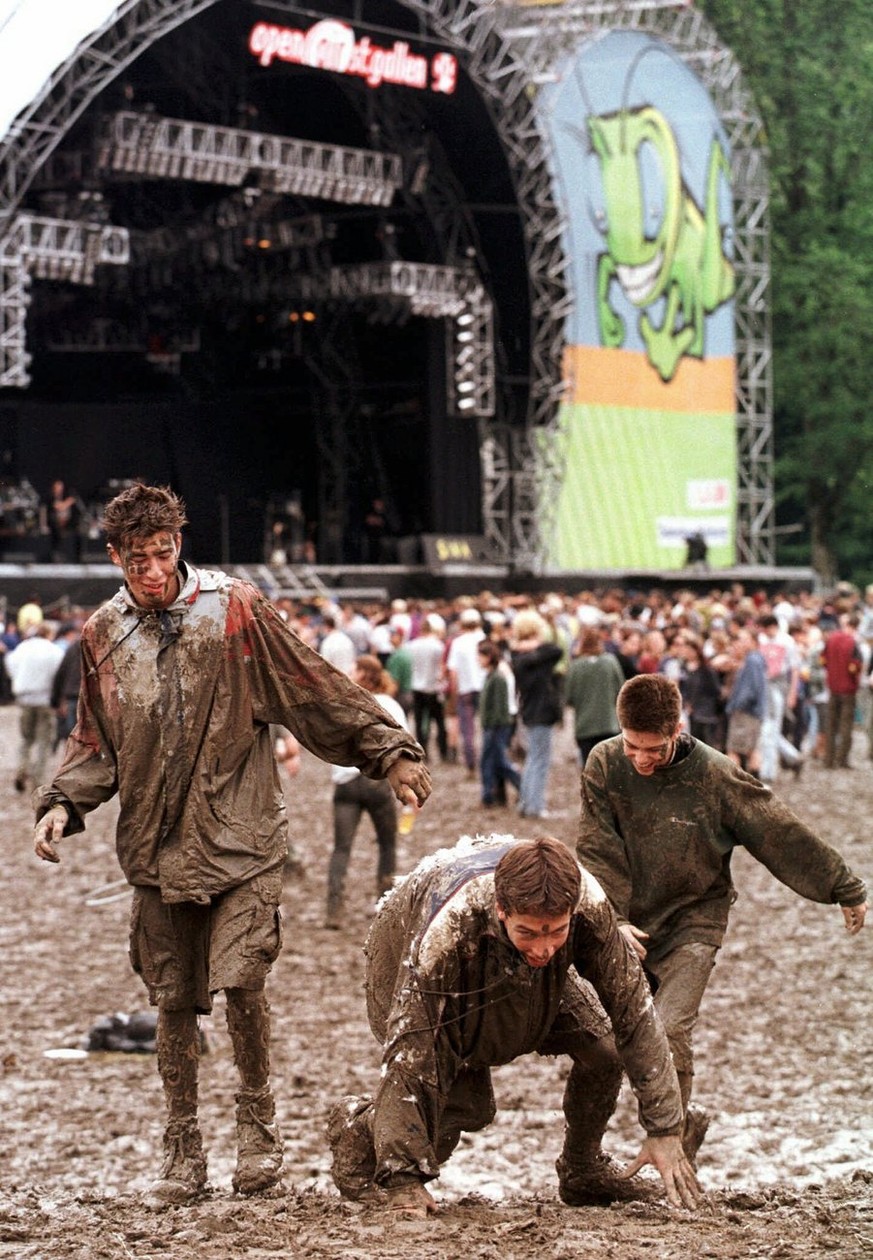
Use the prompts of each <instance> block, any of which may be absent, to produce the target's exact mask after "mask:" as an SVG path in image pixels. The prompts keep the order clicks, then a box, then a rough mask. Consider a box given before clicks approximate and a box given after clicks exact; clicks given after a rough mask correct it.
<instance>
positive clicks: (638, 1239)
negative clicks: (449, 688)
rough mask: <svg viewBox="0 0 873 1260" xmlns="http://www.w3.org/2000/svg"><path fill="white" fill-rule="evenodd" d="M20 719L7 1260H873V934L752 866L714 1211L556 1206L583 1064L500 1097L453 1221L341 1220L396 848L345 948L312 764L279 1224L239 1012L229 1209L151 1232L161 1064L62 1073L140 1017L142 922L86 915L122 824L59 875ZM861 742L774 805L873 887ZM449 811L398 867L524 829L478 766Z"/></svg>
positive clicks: (326, 817)
mask: <svg viewBox="0 0 873 1260" xmlns="http://www.w3.org/2000/svg"><path fill="white" fill-rule="evenodd" d="M15 739H16V713H15V710H14V709H11V708H4V709H0V808H2V816H3V819H4V824H5V825H4V828H3V832H4V858H5V863H4V865H5V871H4V875H5V878H4V879H3V880H2V883H0V899H2V908H0V965H2V1001H3V1021H2V1026H0V1064H2V1072H0V1100H2V1116H3V1124H4V1129H5V1133H4V1138H3V1145H2V1174H0V1255H2V1256H10V1257H15V1260H36V1258H39V1260H67V1258H72V1257H76V1258H78V1257H97V1258H98V1260H134V1258H135V1260H158V1258H160V1260H190V1257H192V1256H197V1257H198V1260H231V1258H236V1257H247V1258H249V1260H260V1258H262V1257H278V1256H283V1257H294V1258H295V1260H296V1258H297V1257H300V1258H303V1257H306V1258H312V1260H322V1258H327V1257H340V1256H342V1257H347V1258H349V1260H366V1258H368V1257H377V1256H380V1257H386V1260H393V1258H395V1257H403V1258H404V1260H405V1258H407V1257H409V1258H411V1260H419V1258H420V1257H427V1258H428V1260H430V1258H431V1257H432V1258H433V1260H459V1258H460V1257H464V1258H465V1260H478V1258H484V1257H496V1256H500V1257H501V1258H502V1260H528V1258H529V1257H530V1256H531V1255H539V1256H543V1257H547V1258H548V1260H565V1258H566V1260H570V1258H571V1257H573V1258H576V1257H588V1256H595V1255H596V1256H598V1257H608V1258H609V1260H641V1258H649V1257H650V1258H652V1260H667V1258H671V1260H672V1258H674V1257H676V1258H679V1257H682V1260H689V1258H692V1257H693V1258H697V1257H701V1258H702V1257H710V1258H714V1260H729V1258H730V1260H733V1258H736V1260H749V1258H751V1257H767V1258H768V1260H769V1258H771V1257H772V1258H774V1260H776V1258H778V1260H809V1258H810V1257H819V1256H827V1255H830V1254H832V1253H839V1254H841V1255H842V1256H844V1257H846V1260H860V1258H861V1257H864V1256H873V1105H871V1104H873V1072H871V1069H870V1037H871V1020H870V1008H871V1001H873V985H871V966H870V964H871V953H873V928H871V927H870V926H868V928H867V929H865V931H864V932H863V933H862V934H861V936H860V937H858V938H855V939H851V938H849V937H848V935H847V934H846V933H845V931H844V929H843V927H842V919H841V916H840V913H839V910H838V909H836V908H835V907H822V906H816V905H812V904H810V903H807V902H802V901H801V900H800V899H798V898H797V897H796V896H794V895H793V894H791V893H789V892H788V890H787V889H785V888H783V887H782V886H781V885H779V884H777V883H776V882H775V881H774V880H773V879H772V877H771V876H769V875H768V874H767V873H766V871H764V870H763V869H762V868H761V867H759V866H758V865H757V864H756V863H755V862H753V861H751V860H749V859H748V858H747V857H746V856H745V855H744V854H743V853H740V854H738V855H737V857H736V859H735V879H736V882H737V885H738V887H739V890H740V899H739V902H738V904H737V906H736V907H735V910H734V913H733V918H732V926H731V931H730V934H729V937H728V940H727V942H726V944H725V947H724V949H723V950H722V952H721V955H720V962H719V965H718V967H717V969H716V973H715V977H714V979H713V981H712V983H711V985H710V989H709V991H708V993H707V997H706V999H705V1003H704V1008H703V1014H702V1017H701V1024H700V1027H699V1032H698V1037H697V1044H698V1075H697V1082H696V1092H697V1097H698V1099H699V1101H700V1102H701V1103H704V1104H705V1105H706V1106H707V1107H708V1109H709V1110H710V1111H711V1112H712V1115H713V1121H712V1126H711V1129H710V1133H709V1137H708V1139H707V1142H706V1144H705V1146H704V1147H703V1150H702V1152H701V1157H700V1179H701V1182H702V1184H703V1186H704V1188H705V1189H706V1191H707V1195H706V1201H705V1204H704V1206H703V1207H702V1208H701V1209H700V1210H699V1211H697V1212H696V1213H693V1214H691V1213H687V1212H675V1211H671V1210H668V1209H667V1208H666V1206H658V1205H646V1206H642V1205H629V1206H624V1207H619V1208H609V1209H593V1208H592V1209H576V1210H574V1209H569V1208H565V1207H563V1206H562V1205H561V1204H560V1202H559V1200H558V1198H557V1194H556V1184H555V1174H554V1160H555V1157H556V1155H557V1153H558V1150H559V1146H560V1140H561V1117H560V1097H561V1089H562V1065H561V1064H560V1062H555V1061H547V1060H542V1061H541V1060H539V1059H537V1058H535V1057H534V1058H528V1059H524V1060H521V1061H519V1062H517V1063H515V1064H513V1065H510V1066H509V1067H506V1068H502V1069H500V1070H498V1071H497V1072H495V1088H496V1092H497V1098H498V1106H499V1108H500V1114H499V1117H498V1120H497V1121H496V1122H495V1123H494V1125H492V1127H491V1128H490V1129H488V1130H487V1131H486V1132H485V1133H483V1134H479V1135H475V1136H474V1137H471V1138H470V1139H468V1140H465V1141H464V1142H463V1143H462V1145H461V1147H460V1148H459V1149H458V1151H457V1153H456V1154H455V1156H454V1157H453V1159H452V1160H451V1162H450V1163H449V1165H448V1166H447V1167H446V1169H445V1170H444V1174H443V1176H442V1177H441V1179H440V1181H439V1182H437V1183H436V1184H435V1188H434V1193H435V1197H436V1198H438V1200H439V1202H440V1204H441V1210H440V1214H439V1215H438V1217H436V1218H435V1219H434V1220H433V1221H432V1222H428V1223H426V1224H425V1223H419V1222H403V1221H400V1222H398V1221H393V1220H392V1221H390V1222H387V1223H386V1221H385V1218H384V1217H383V1216H382V1215H380V1214H379V1213H378V1211H376V1210H374V1209H371V1208H368V1209H362V1208H360V1207H358V1206H356V1205H353V1204H345V1203H343V1202H341V1200H340V1199H339V1197H338V1195H337V1193H336V1191H335V1190H334V1188H333V1186H332V1183H331V1181H330V1176H329V1170H328V1164H329V1161H328V1151H327V1146H326V1143H325V1140H324V1137H323V1122H324V1116H325V1112H326V1110H327V1108H328V1106H329V1105H330V1103H331V1102H333V1101H334V1100H335V1099H336V1098H337V1097H339V1096H340V1095H342V1094H344V1093H348V1092H363V1091H365V1090H367V1089H369V1088H371V1087H372V1086H373V1084H374V1082H375V1080H376V1075H377V1071H378V1056H377V1048H376V1046H375V1044H374V1042H373V1040H372V1038H371V1035H370V1032H369V1029H368V1027H367V1024H366V1020H365V1015H364V1003H363V995H362V980H363V971H362V956H361V944H362V940H363V937H364V934H365V931H366V927H367V924H368V922H369V917H370V914H371V911H372V905H373V896H372V888H373V882H374V867H375V849H374V845H373V843H372V838H371V836H372V833H371V831H370V830H369V825H368V824H367V825H366V826H365V827H363V828H362V830H361V833H360V835H359V837H358V842H357V845H356V848H355V852H354V855H353V865H352V872H351V874H352V879H351V892H350V898H349V902H350V905H349V913H348V921H347V924H346V927H345V929H344V930H342V931H340V932H327V931H325V930H324V929H323V928H322V926H321V923H322V918H323V912H324V906H323V901H324V884H325V873H326V867H327V860H328V856H329V851H330V844H331V826H330V794H331V793H330V785H329V781H328V772H327V769H326V767H325V766H323V765H322V764H321V763H319V762H317V761H316V760H315V759H313V758H309V757H308V756H305V757H304V765H303V769H302V772H301V774H300V776H299V778H298V779H297V780H295V781H294V782H293V783H292V784H289V785H288V788H287V796H288V802H289V809H290V814H291V820H292V829H293V834H294V836H295V839H296V843H297V845H298V847H299V848H300V850H301V851H302V853H303V854H304V856H305V861H306V875H305V877H304V878H303V879H296V878H295V879H289V880H288V881H287V884H286V891H285V905H284V910H285V924H286V944H285V950H284V953H283V955H282V957H281V959H280V960H279V963H278V964H277V966H276V968H275V969H274V973H273V976H272V978H271V987H270V997H271V1002H272V1006H273V1012H274V1019H275V1025H274V1042H273V1064H274V1080H275V1087H276V1095H277V1101H278V1110H279V1115H280V1118H281V1122H282V1126H283V1129H284V1133H285V1138H286V1150H287V1178H286V1182H285V1186H284V1192H283V1193H282V1194H281V1195H280V1196H279V1197H277V1198H273V1199H263V1200H242V1199H238V1198H237V1197H235V1196H234V1195H233V1193H232V1190H231V1185H230V1179H231V1172H232V1168H233V1162H234V1158H235V1152H234V1146H233V1118H232V1113H233V1092H234V1087H235V1080H234V1078H235V1072H234V1068H233V1063H232V1059H231V1054H230V1049H229V1042H228V1038H227V1034H226V1032H225V1029H224V1020H223V1010H222V1009H221V1007H218V1008H217V1009H216V1012H215V1014H214V1015H213V1017H211V1018H210V1019H208V1020H205V1021H204V1027H205V1029H206V1034H207V1037H208V1040H209V1043H210V1047H211V1049H210V1053H209V1054H208V1056H207V1057H206V1058H205V1059H204V1063H203V1071H202V1107H201V1117H202V1125H203V1129H204V1134H205V1139H206V1143H207V1145H208V1148H209V1161H210V1165H209V1166H210V1176H211V1181H212V1185H213V1187H214V1191H213V1194H212V1197H211V1198H209V1199H207V1200H206V1201H204V1202H202V1203H200V1204H198V1205H196V1206H194V1207H190V1208H184V1209H172V1210H169V1211H164V1212H154V1211H151V1210H149V1209H148V1208H147V1207H146V1206H145V1204H144V1202H143V1191H144V1190H145V1189H146V1187H147V1186H148V1185H149V1182H150V1180H151V1179H152V1177H153V1176H154V1174H155V1172H156V1170H157V1168H158V1166H159V1163H160V1137H161V1129H162V1114H163V1113H162V1109H163V1103H162V1096H161V1090H160V1085H159V1082H158V1078H157V1074H156V1068H155V1061H154V1056H153V1055H148V1054H146V1055H130V1054H114V1055H95V1054H91V1055H89V1056H87V1058H85V1059H84V1060H81V1061H74V1060H64V1059H57V1058H51V1057H47V1056H46V1054H45V1052H46V1051H51V1050H57V1049H58V1048H63V1047H76V1046H78V1045H79V1043H80V1042H81V1040H82V1038H83V1037H84V1036H86V1035H87V1033H88V1031H89V1029H90V1028H91V1026H92V1025H93V1024H94V1023H95V1022H96V1021H97V1020H98V1019H99V1018H100V1017H102V1016H105V1015H110V1014H113V1013H115V1012H124V1013H130V1012H133V1011H136V1010H140V1009H142V1008H143V994H142V991H141V989H140V986H139V982H138V981H137V979H136V978H135V977H134V976H133V974H132V972H131V971H130V968H129V964H128V961H127V947H126V932H127V912H128V903H129V899H128V897H127V896H125V895H122V896H121V897H119V898H118V899H117V900H110V901H108V902H106V903H104V904H102V905H89V904H88V903H89V901H92V900H93V894H94V891H95V890H96V889H98V888H100V887H101V886H103V885H105V884H108V883H111V882H112V881H114V880H117V879H118V876H119V872H118V869H117V867H116V865H115V859H114V852H113V826H114V819H115V812H114V809H113V807H112V806H106V807H104V808H103V810H101V811H99V812H98V813H97V814H95V815H92V818H91V821H90V824H89V829H88V832H87V834H86V836H85V837H79V838H77V839H76V840H73V841H70V842H67V843H65V844H64V845H63V861H62V864H61V865H60V866H59V867H50V866H48V865H46V864H42V863H39V862H37V860H36V859H35V858H34V857H33V856H32V853H31V847H30V832H31V816H30V808H29V804H28V802H26V801H25V800H23V799H22V798H21V797H20V796H17V795H16V794H15V792H14V791H13V789H12V776H13V771H14V747H15ZM866 751H867V750H866V743H865V741H864V739H863V737H862V736H861V735H860V733H859V734H857V735H856V751H855V763H856V767H857V768H856V769H855V770H853V771H835V772H831V773H828V772H825V771H824V770H821V769H819V768H818V767H817V766H815V765H810V766H808V767H807V769H806V770H805V772H804V774H803V776H802V777H801V778H800V780H799V781H795V779H794V777H793V776H791V775H788V776H786V777H785V778H784V779H783V780H781V781H780V783H779V785H778V790H779V791H780V792H781V793H782V794H783V795H784V797H785V799H786V800H787V801H788V803H789V804H790V805H791V806H792V807H793V808H795V809H796V810H797V811H798V812H799V813H800V814H802V815H803V816H804V817H805V818H807V819H808V820H809V821H810V822H811V823H813V824H814V825H815V826H816V827H818V828H819V830H820V831H821V833H822V834H823V835H824V836H825V838H826V839H828V840H829V841H831V842H832V843H834V844H835V845H836V846H837V847H839V848H840V849H841V850H842V852H843V853H844V854H845V855H846V857H847V858H848V860H849V861H850V862H851V863H852V865H853V866H854V867H855V868H856V869H857V870H859V871H860V872H862V873H863V874H864V875H865V876H866V877H867V879H868V880H870V878H871V876H873V846H871V843H870V824H869V821H868V820H869V819H870V817H871V814H873V769H871V763H870V762H869V761H868V760H867V758H866ZM435 782H436V790H435V793H434V796H433V798H432V800H431V802H430V803H429V804H428V806H427V807H426V810H425V811H424V812H423V813H422V815H421V816H420V817H419V819H418V820H417V823H416V826H415V829H414V831H413V833H412V835H411V836H410V837H409V838H408V839H407V840H405V841H404V842H403V843H402V847H401V852H400V867H401V871H406V870H408V869H410V868H411V867H412V866H413V865H414V864H415V862H416V861H417V860H418V858H420V857H421V856H423V855H424V854H426V853H428V852H431V851H432V850H433V849H435V848H439V847H442V846H444V845H446V844H450V843H452V842H454V840H455V839H456V838H457V837H458V836H459V835H462V834H464V833H476V832H479V831H482V832H491V831H500V832H504V831H511V830H515V831H516V834H530V833H526V832H524V831H522V829H521V826H520V824H519V822H518V820H517V819H516V818H515V817H514V815H513V814H512V813H511V812H510V811H506V810H504V811H488V812H486V811H484V810H482V809H481V808H480V807H479V804H478V790H477V785H476V784H475V783H471V782H469V781H468V780H467V779H466V777H465V774H464V771H463V770H462V769H460V768H458V767H455V766H448V767H442V766H437V767H436V768H435ZM551 807H552V809H554V810H556V811H563V816H562V817H558V818H555V819H554V820H551V821H550V822H549V823H548V824H547V825H548V828H549V830H550V831H551V832H552V834H554V835H557V836H558V837H560V838H562V839H564V840H566V841H567V842H569V843H572V841H573V836H574V829H575V819H576V815H577V809H578V789H577V772H576V768H575V764H574V762H573V756H572V746H571V744H570V742H569V740H568V739H567V737H566V735H564V736H563V737H562V739H561V741H560V743H559V746H558V751H557V753H556V758H555V764H554V770H553V775H552V784H551ZM638 1141H639V1130H638V1128H637V1125H636V1120H635V1113H634V1108H633V1105H632V1099H631V1098H630V1097H629V1096H628V1095H627V1094H626V1093H625V1094H624V1095H623V1097H622V1102H621V1104H620V1108H619V1112H618V1114H617V1116H616V1117H615V1120H614V1121H613V1125H612V1127H611V1129H610V1132H609V1134H608V1135H607V1145H608V1146H609V1148H610V1149H611V1150H612V1151H613V1152H614V1153H615V1154H616V1155H618V1156H619V1157H621V1158H629V1157H630V1156H631V1155H632V1154H633V1153H634V1152H635V1150H636V1146H637V1143H638Z"/></svg>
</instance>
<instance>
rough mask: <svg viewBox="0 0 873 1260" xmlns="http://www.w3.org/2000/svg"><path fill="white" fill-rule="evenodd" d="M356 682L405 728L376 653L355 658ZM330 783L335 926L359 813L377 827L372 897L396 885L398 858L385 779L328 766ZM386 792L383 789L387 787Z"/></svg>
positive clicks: (330, 912)
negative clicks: (395, 872) (374, 879)
mask: <svg viewBox="0 0 873 1260" xmlns="http://www.w3.org/2000/svg"><path fill="white" fill-rule="evenodd" d="M352 677H353V679H354V681H355V682H356V683H357V684H358V686H360V687H363V688H364V689H365V690H366V691H369V692H371V693H372V695H373V698H374V699H375V700H378V702H379V704H381V706H382V708H383V709H385V711H386V712H387V713H388V714H389V715H390V716H391V717H392V718H394V721H395V722H397V724H398V725H399V726H402V727H403V729H404V730H408V729H409V728H408V726H407V724H406V715H405V713H404V712H403V710H402V709H401V707H400V705H399V704H398V703H397V701H396V700H395V699H394V697H393V695H392V694H391V691H392V688H393V682H392V679H391V676H390V674H389V673H388V671H387V670H386V669H384V668H383V667H382V662H381V661H380V660H379V658H378V657H376V656H370V655H369V654H367V655H364V656H359V657H358V660H357V662H356V664H355V668H354V672H353V674H352ZM331 781H332V782H333V853H332V854H331V858H330V865H329V866H328V871H327V914H326V916H325V920H324V926H325V927H326V928H330V929H332V930H337V929H339V928H341V927H342V925H343V903H344V891H345V882H346V872H347V870H348V866H349V858H350V857H351V854H352V844H353V842H354V839H355V833H356V832H357V830H358V824H359V823H360V821H361V815H362V814H369V816H370V818H372V820H373V826H374V827H375V828H376V844H377V846H378V851H379V856H378V859H377V865H376V896H377V897H381V896H382V894H383V893H385V892H387V891H388V889H389V888H391V887H392V886H393V884H394V871H395V867H396V860H397V852H396V851H397V805H396V802H395V799H394V792H393V790H392V788H391V785H390V783H388V782H387V780H381V779H368V778H367V776H366V775H363V774H361V772H360V770H358V769H357V768H356V767H355V766H333V767H331ZM386 787H387V788H388V791H387V792H386V791H385V788H386Z"/></svg>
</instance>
